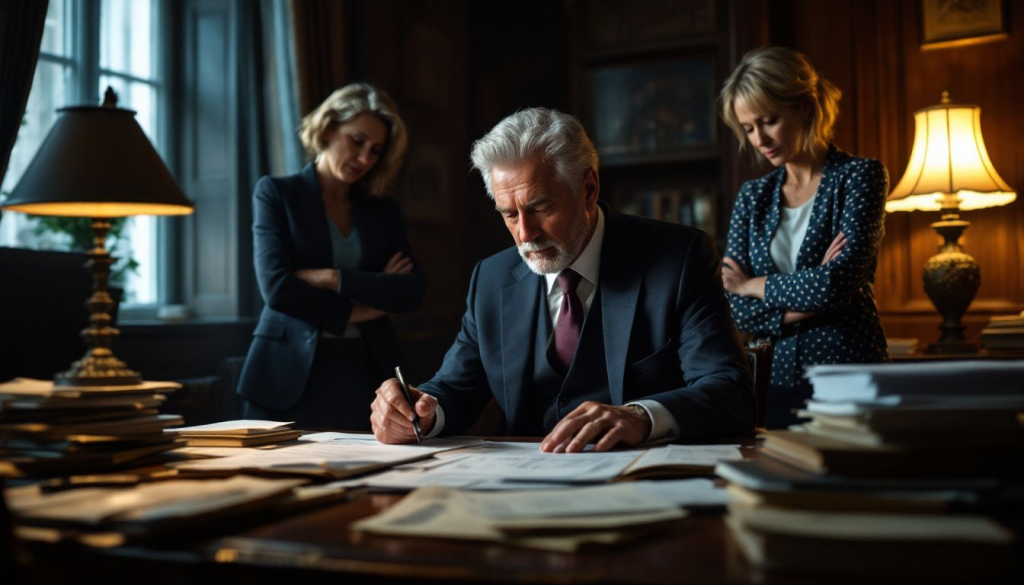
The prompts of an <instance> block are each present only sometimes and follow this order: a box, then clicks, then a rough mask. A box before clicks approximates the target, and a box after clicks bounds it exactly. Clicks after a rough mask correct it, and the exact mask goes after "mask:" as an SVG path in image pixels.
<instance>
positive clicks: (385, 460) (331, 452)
mask: <svg viewBox="0 0 1024 585" xmlns="http://www.w3.org/2000/svg"><path fill="white" fill-rule="evenodd" d="M481 442H482V441H481V440H480V439H457V438H452V439H431V440H429V441H426V442H424V443H423V444H422V445H385V444H383V443H379V442H378V441H377V439H375V438H374V436H373V435H368V434H359V433H314V434H311V435H306V436H304V437H302V438H301V439H299V440H298V441H296V442H294V443H293V444H291V445H283V446H281V447H279V448H277V449H273V450H260V449H239V453H238V454H237V455H233V456H228V457H220V458H215V459H203V460H198V461H186V462H184V463H177V464H175V467H177V469H178V470H179V472H180V473H182V474H188V475H215V476H221V475H225V474H230V473H238V472H244V471H259V472H261V473H280V474H287V475H313V476H320V477H334V478H343V477H349V476H352V475H357V474H362V473H366V472H369V471H376V470H378V469H384V468H388V467H392V466H395V465H399V464H401V463H408V462H410V461H418V460H420V459H428V458H430V457H432V456H433V455H434V454H435V453H441V452H443V451H449V450H452V449H459V448H462V447H468V446H473V445H479V444H480V443H481Z"/></svg>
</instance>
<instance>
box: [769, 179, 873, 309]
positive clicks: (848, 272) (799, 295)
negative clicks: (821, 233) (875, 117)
mask: <svg viewBox="0 0 1024 585" xmlns="http://www.w3.org/2000/svg"><path fill="white" fill-rule="evenodd" d="M847 167H848V168H847V169H843V170H842V171H841V172H845V173H847V176H846V177H845V178H844V179H842V181H843V184H842V186H841V188H842V189H843V192H842V194H843V196H844V199H843V201H844V202H843V209H842V210H841V213H840V216H839V229H840V230H841V231H842V232H843V234H845V235H846V247H845V248H843V250H842V252H840V253H839V256H837V257H836V258H835V259H834V260H832V261H830V262H828V263H827V264H824V265H822V266H815V267H814V268H809V269H804V270H798V271H796V272H794V273H792V274H771V275H769V276H768V280H767V282H766V283H765V289H764V298H765V303H766V304H767V305H768V306H771V307H778V308H781V309H790V310H794V311H814V312H821V311H827V310H829V309H833V308H836V307H840V306H842V305H843V304H845V303H847V302H848V301H849V299H850V298H851V296H852V295H853V293H854V292H855V291H856V290H857V289H859V288H860V287H861V286H863V285H864V283H865V282H868V281H870V280H871V278H872V274H871V272H872V270H873V269H874V267H875V264H876V260H877V257H878V249H879V246H880V245H881V241H882V233H883V221H884V220H885V197H886V194H887V193H888V191H889V175H888V173H887V172H886V170H885V167H884V166H882V163H880V162H878V161H877V160H872V159H855V160H853V161H851V162H850V163H848V165H847Z"/></svg>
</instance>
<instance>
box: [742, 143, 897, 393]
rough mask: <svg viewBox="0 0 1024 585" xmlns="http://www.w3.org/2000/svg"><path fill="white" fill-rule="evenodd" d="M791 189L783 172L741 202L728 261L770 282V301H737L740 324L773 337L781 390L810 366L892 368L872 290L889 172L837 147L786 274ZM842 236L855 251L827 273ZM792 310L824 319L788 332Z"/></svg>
mask: <svg viewBox="0 0 1024 585" xmlns="http://www.w3.org/2000/svg"><path fill="white" fill-rule="evenodd" d="M785 181H786V168H785V167H780V168H778V169H776V170H775V171H772V172H771V173H769V174H767V175H765V176H763V177H761V178H759V179H755V180H753V181H748V182H746V183H744V184H743V187H742V188H741V189H740V193H739V195H738V196H737V198H736V206H735V208H734V209H733V212H732V219H731V220H730V222H729V242H728V246H727V247H726V251H725V255H726V256H728V257H730V258H732V259H733V260H735V261H736V262H737V263H738V264H739V265H740V266H742V267H744V269H746V270H747V271H748V272H749V273H750V274H751V275H753V276H765V275H767V276H768V278H767V282H766V284H765V299H764V300H763V301H762V300H760V299H754V298H750V297H742V296H739V295H734V294H731V293H730V294H728V298H729V303H730V305H731V306H732V312H733V317H735V318H736V323H737V325H739V328H740V329H742V330H744V331H750V332H753V333H756V334H759V335H763V336H769V337H772V338H774V340H775V354H774V356H773V358H772V385H774V386H787V387H793V386H795V385H796V384H797V383H798V382H799V381H800V379H801V378H800V376H801V375H802V373H803V367H804V366H806V365H811V364H832V363H843V362H852V363H856V362H879V361H887V360H888V350H887V348H886V344H885V335H884V334H883V333H882V326H881V324H880V322H879V320H878V310H877V309H876V308H875V296H874V288H873V286H874V281H875V267H876V265H877V262H878V249H879V247H880V245H881V242H882V235H883V233H884V226H883V222H884V220H885V197H886V194H887V193H888V191H889V176H888V173H886V170H885V167H884V166H882V163H880V162H878V161H877V160H873V159H865V158H857V157H853V156H850V155H849V154H846V153H845V152H843V151H841V150H839V149H837V148H836V147H834V146H832V147H830V148H829V152H828V155H827V156H826V158H825V166H824V168H823V169H822V173H821V184H820V186H819V187H818V194H817V196H816V197H815V200H814V207H813V208H812V210H811V218H810V222H809V225H808V226H807V235H806V236H805V238H804V241H803V244H802V245H801V246H800V251H799V254H798V256H797V270H796V272H794V273H793V274H782V273H780V272H779V269H778V268H776V266H775V264H774V262H772V258H771V254H770V252H769V246H770V244H771V241H772V237H773V236H774V235H775V230H776V229H777V227H778V225H779V215H780V212H779V201H780V198H781V196H782V185H783V183H785ZM839 232H843V233H844V234H845V235H846V241H847V243H846V247H845V248H844V249H843V251H842V253H840V254H839V256H838V257H837V258H836V259H834V260H832V261H831V262H829V263H828V264H825V265H824V266H822V265H821V260H822V258H824V256H825V252H826V250H828V247H829V244H831V243H832V240H833V239H835V237H836V235H838V234H839ZM786 310H794V311H810V312H815V313H816V315H815V316H813V317H811V318H808V319H805V320H804V321H800V322H798V323H795V324H793V325H783V324H782V319H783V315H784V313H785V312H786Z"/></svg>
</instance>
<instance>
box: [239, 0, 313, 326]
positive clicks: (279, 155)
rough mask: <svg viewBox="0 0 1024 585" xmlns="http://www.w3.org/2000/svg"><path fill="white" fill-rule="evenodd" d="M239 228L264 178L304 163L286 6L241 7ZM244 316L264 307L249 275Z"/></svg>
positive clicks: (246, 243) (248, 247)
mask: <svg viewBox="0 0 1024 585" xmlns="http://www.w3.org/2000/svg"><path fill="white" fill-rule="evenodd" d="M238 21H239V43H238V47H239V67H238V88H239V91H238V109H237V111H238V112H239V120H238V121H239V142H238V144H239V181H238V185H239V189H240V191H241V192H240V193H239V197H240V199H239V200H240V201H241V202H242V204H241V205H239V225H240V226H242V227H241V230H242V232H241V233H247V232H246V230H247V227H248V226H250V225H252V208H251V206H250V205H249V203H248V202H249V201H250V197H251V194H252V192H253V189H254V188H255V186H256V181H257V180H258V179H259V178H260V177H261V176H263V175H285V174H291V173H297V172H298V171H299V170H300V169H301V168H302V165H303V164H304V162H305V159H304V158H303V151H302V146H301V144H300V142H299V137H298V126H299V120H300V117H299V107H298V94H299V92H298V88H297V85H298V84H297V82H296V66H295V63H296V60H295V53H294V50H293V46H294V44H293V42H292V41H293V36H292V30H293V27H292V22H291V13H290V12H289V10H288V4H287V2H286V1H285V0H261V1H259V2H240V3H238ZM239 254H240V256H239V257H240V259H242V263H241V265H242V266H251V265H252V262H251V258H252V238H248V237H240V238H239ZM239 290H241V291H249V293H248V294H246V293H243V294H242V295H241V296H240V297H239V301H240V305H239V309H240V313H241V314H243V315H256V314H258V312H259V309H260V308H261V307H262V303H263V301H262V299H261V298H260V295H259V287H258V286H257V285H256V282H255V279H254V276H253V273H252V271H251V270H241V271H240V274H239Z"/></svg>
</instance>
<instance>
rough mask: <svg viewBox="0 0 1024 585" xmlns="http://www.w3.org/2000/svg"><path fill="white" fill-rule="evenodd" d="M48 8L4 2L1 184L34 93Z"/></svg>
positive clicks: (0, 20)
mask: <svg viewBox="0 0 1024 585" xmlns="http://www.w3.org/2000/svg"><path fill="white" fill-rule="evenodd" d="M47 5H48V2H47V0H19V1H17V2H0V79H2V80H3V83H0V181H2V180H3V177H4V175H5V174H6V173H7V163H8V161H9V160H10V157H11V150H12V149H13V148H14V140H15V139H16V138H17V137H18V129H19V128H20V127H21V118H22V116H24V115H25V104H26V103H27V102H28V93H29V90H31V89H32V76H33V75H34V74H35V71H36V61H38V60H39V44H40V43H41V42H42V40H43V25H44V24H45V22H46V9H47Z"/></svg>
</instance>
